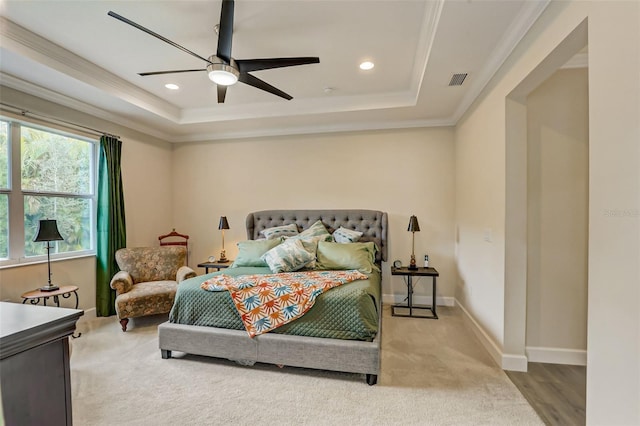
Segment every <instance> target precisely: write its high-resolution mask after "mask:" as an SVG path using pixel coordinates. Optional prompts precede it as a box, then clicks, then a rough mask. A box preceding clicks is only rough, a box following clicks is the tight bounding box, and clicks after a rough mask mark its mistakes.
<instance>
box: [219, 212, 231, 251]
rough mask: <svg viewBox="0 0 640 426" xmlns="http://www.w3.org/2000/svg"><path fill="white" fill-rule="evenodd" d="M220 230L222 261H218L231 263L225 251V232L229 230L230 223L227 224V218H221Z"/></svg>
mask: <svg viewBox="0 0 640 426" xmlns="http://www.w3.org/2000/svg"><path fill="white" fill-rule="evenodd" d="M218 229H219V230H220V231H222V251H221V252H220V259H218V261H219V262H220V263H225V262H228V261H229V259H227V255H226V254H225V251H224V230H225V229H229V222H227V217H226V216H220V224H219V225H218Z"/></svg>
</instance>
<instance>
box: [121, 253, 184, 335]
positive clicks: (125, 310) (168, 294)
mask: <svg viewBox="0 0 640 426" xmlns="http://www.w3.org/2000/svg"><path fill="white" fill-rule="evenodd" d="M186 256H187V249H186V247H179V246H163V247H135V248H123V249H120V250H118V251H117V252H116V262H117V263H118V266H119V267H120V272H118V273H116V274H115V275H114V276H113V278H112V279H111V283H110V285H111V288H112V289H114V290H115V291H116V302H115V304H116V313H117V315H118V319H119V320H120V325H121V327H122V331H127V323H128V322H129V318H135V317H141V316H145V315H155V314H163V313H167V312H169V311H170V310H171V308H172V306H173V300H174V298H175V296H176V290H177V288H178V284H179V283H180V282H182V281H184V280H186V279H187V278H192V277H195V276H196V273H195V272H194V271H193V269H191V268H189V267H188V266H183V265H184V264H185V259H186Z"/></svg>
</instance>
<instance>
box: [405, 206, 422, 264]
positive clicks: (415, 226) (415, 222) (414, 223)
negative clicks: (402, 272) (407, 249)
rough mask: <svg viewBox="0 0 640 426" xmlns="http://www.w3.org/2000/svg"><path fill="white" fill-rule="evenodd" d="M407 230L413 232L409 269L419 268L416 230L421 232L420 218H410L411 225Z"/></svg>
mask: <svg viewBox="0 0 640 426" xmlns="http://www.w3.org/2000/svg"><path fill="white" fill-rule="evenodd" d="M407 231H409V232H411V261H410V262H409V269H418V266H417V265H416V253H415V248H416V232H420V225H418V218H417V217H415V216H411V217H410V218H409V227H408V228H407Z"/></svg>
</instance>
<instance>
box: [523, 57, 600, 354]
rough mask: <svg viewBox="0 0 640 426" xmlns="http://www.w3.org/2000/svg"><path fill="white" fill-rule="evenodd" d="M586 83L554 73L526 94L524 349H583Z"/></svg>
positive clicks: (580, 74) (579, 75)
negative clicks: (526, 208) (526, 166)
mask: <svg viewBox="0 0 640 426" xmlns="http://www.w3.org/2000/svg"><path fill="white" fill-rule="evenodd" d="M588 84H589V80H588V72H587V69H586V68H581V69H566V70H560V71H558V72H556V73H555V74H553V75H552V76H551V77H550V78H549V79H548V80H547V81H545V82H544V83H543V84H542V85H540V86H539V87H538V88H537V89H535V90H534V91H533V92H531V94H530V95H529V96H528V97H527V113H528V114H527V115H528V117H527V118H528V120H527V133H528V138H527V139H528V152H527V160H528V180H527V184H528V191H527V193H528V212H527V222H528V232H527V236H528V238H527V254H528V259H527V333H526V345H527V347H536V348H558V349H578V350H586V349H587V255H588V250H587V245H588V227H589V217H588V209H589V199H588V192H589V99H588Z"/></svg>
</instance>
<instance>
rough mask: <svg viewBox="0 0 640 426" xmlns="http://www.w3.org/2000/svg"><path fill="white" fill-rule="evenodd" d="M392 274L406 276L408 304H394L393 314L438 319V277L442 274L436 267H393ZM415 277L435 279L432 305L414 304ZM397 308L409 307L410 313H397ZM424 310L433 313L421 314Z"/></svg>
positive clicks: (395, 315)
mask: <svg viewBox="0 0 640 426" xmlns="http://www.w3.org/2000/svg"><path fill="white" fill-rule="evenodd" d="M391 275H402V276H405V277H406V283H407V304H406V305H402V304H398V305H393V306H392V307H391V315H393V316H394V317H411V318H427V319H438V314H436V277H438V276H440V274H439V273H438V271H436V269H435V268H418V269H409V268H407V267H406V266H403V267H401V268H394V267H392V268H391ZM413 277H431V278H432V279H433V282H432V299H431V306H418V305H414V304H413ZM396 309H408V310H409V313H408V314H402V313H396ZM423 311H430V312H431V315H420V312H423Z"/></svg>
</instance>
